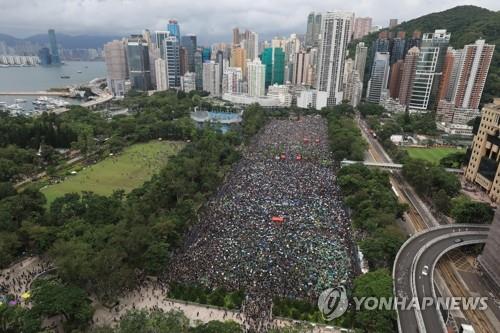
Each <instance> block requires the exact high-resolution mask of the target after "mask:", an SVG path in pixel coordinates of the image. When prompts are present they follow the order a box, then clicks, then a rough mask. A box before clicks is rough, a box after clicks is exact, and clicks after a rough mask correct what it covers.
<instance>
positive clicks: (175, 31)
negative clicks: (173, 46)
mask: <svg viewBox="0 0 500 333" xmlns="http://www.w3.org/2000/svg"><path fill="white" fill-rule="evenodd" d="M167 31H168V32H170V36H174V37H175V38H177V40H178V41H179V42H180V41H181V28H180V27H179V23H178V22H177V20H174V19H170V20H168V24H167Z"/></svg>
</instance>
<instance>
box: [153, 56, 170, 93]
mask: <svg viewBox="0 0 500 333" xmlns="http://www.w3.org/2000/svg"><path fill="white" fill-rule="evenodd" d="M155 72H156V90H158V91H163V90H167V89H168V84H167V68H166V65H165V59H162V58H158V59H156V60H155Z"/></svg>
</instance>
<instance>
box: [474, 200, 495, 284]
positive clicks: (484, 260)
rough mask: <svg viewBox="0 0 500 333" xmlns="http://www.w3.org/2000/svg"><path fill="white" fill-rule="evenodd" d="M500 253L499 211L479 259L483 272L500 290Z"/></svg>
mask: <svg viewBox="0 0 500 333" xmlns="http://www.w3.org/2000/svg"><path fill="white" fill-rule="evenodd" d="M498 253H500V210H498V209H497V211H496V213H495V217H494V219H493V223H492V224H491V229H490V232H489V234H488V238H487V239H486V244H485V246H484V248H483V252H482V253H481V255H480V256H479V257H478V258H477V259H478V262H479V265H480V267H481V269H482V271H484V272H485V273H486V276H488V278H489V279H490V280H491V281H492V282H493V283H494V285H495V286H496V288H500V265H498Z"/></svg>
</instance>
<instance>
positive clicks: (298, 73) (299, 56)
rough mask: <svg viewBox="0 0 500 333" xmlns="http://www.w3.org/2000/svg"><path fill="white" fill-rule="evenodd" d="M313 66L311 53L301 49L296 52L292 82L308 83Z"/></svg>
mask: <svg viewBox="0 0 500 333" xmlns="http://www.w3.org/2000/svg"><path fill="white" fill-rule="evenodd" d="M309 66H311V57H310V55H309V53H306V52H305V51H300V52H298V53H295V56H294V60H293V74H292V83H293V84H296V85H305V84H307V75H308V71H309Z"/></svg>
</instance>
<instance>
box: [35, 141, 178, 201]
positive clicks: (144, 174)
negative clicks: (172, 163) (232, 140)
mask: <svg viewBox="0 0 500 333" xmlns="http://www.w3.org/2000/svg"><path fill="white" fill-rule="evenodd" d="M183 145H184V144H183V143H182V142H171V141H170V142H169V141H151V142H149V143H141V144H136V145H133V146H130V147H127V148H126V149H125V150H124V151H123V152H121V153H119V154H116V155H114V156H109V157H107V158H106V159H104V160H102V161H100V162H98V163H96V164H94V165H89V166H87V167H85V168H83V169H81V170H80V171H78V172H77V174H74V175H68V176H67V177H66V179H65V180H64V181H63V182H61V183H59V184H55V185H49V186H47V187H44V188H43V189H42V190H41V191H42V193H43V194H45V196H46V198H47V201H48V203H51V202H52V201H54V199H55V198H57V197H60V196H63V195H64V194H66V193H71V192H83V191H89V192H94V193H97V194H102V195H110V194H111V193H113V191H114V190H118V189H123V190H124V191H125V192H130V191H131V190H133V189H134V188H137V187H139V186H141V185H142V184H143V183H144V182H145V181H147V180H149V179H150V178H151V176H152V175H153V174H154V173H157V172H158V171H159V170H160V168H161V167H162V166H164V165H165V164H166V163H167V161H168V158H169V157H170V156H172V155H174V154H176V153H177V152H178V151H179V150H180V149H182V147H183Z"/></svg>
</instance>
